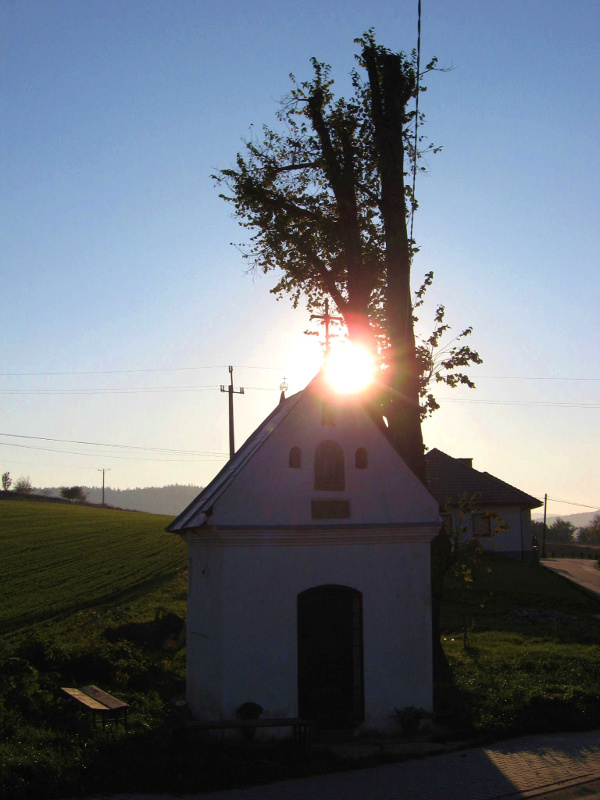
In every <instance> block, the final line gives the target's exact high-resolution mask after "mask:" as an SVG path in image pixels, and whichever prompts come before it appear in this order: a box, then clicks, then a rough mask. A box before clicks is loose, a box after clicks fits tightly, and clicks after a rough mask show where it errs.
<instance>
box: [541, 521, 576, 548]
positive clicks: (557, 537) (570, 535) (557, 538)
mask: <svg viewBox="0 0 600 800" xmlns="http://www.w3.org/2000/svg"><path fill="white" fill-rule="evenodd" d="M576 533H577V528H576V527H575V525H573V523H572V522H568V521H567V520H566V519H562V517H557V518H556V519H555V520H554V522H553V523H552V525H550V527H549V528H548V529H547V531H546V540H547V541H550V542H556V543H558V544H572V543H573V542H574V541H575V534H576Z"/></svg>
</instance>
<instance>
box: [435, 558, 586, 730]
mask: <svg viewBox="0 0 600 800" xmlns="http://www.w3.org/2000/svg"><path fill="white" fill-rule="evenodd" d="M489 567H491V571H488V568H489ZM473 577H474V580H473V585H472V589H471V591H470V592H468V593H466V594H465V592H464V591H463V588H462V586H461V585H460V583H459V581H458V580H457V579H456V577H455V576H453V575H452V574H448V576H447V580H446V589H445V595H444V604H443V610H442V630H443V634H442V645H443V647H444V651H445V654H446V658H447V660H448V664H449V674H448V675H447V676H446V677H445V680H444V682H443V684H442V685H440V686H438V687H437V695H438V705H439V710H440V711H441V713H442V715H443V716H444V715H446V717H448V715H449V717H448V718H446V719H445V721H446V722H450V721H453V722H454V724H457V723H458V724H462V725H463V726H464V727H465V728H469V729H471V730H475V731H476V732H478V733H481V734H484V735H487V736H489V735H510V734H519V733H527V732H544V731H550V730H571V729H572V730H581V729H585V728H589V727H594V726H595V725H596V724H597V718H598V713H599V712H600V623H599V622H598V621H597V620H596V619H595V617H594V615H597V614H599V613H600V602H599V601H598V600H596V599H595V598H593V597H592V596H590V595H588V594H586V593H584V592H583V591H581V590H579V589H578V587H576V586H574V585H573V584H570V583H569V582H568V581H565V580H562V579H561V578H560V576H558V575H555V574H554V573H552V572H551V571H550V570H548V569H545V568H544V567H541V566H532V565H528V564H521V563H519V562H517V561H513V560H511V559H503V558H501V557H500V556H489V555H486V556H484V557H483V559H482V561H481V563H480V564H479V565H478V566H477V567H476V568H475V570H474V574H473ZM515 608H519V609H542V610H545V611H547V612H555V618H553V617H552V614H551V613H548V615H547V621H546V622H545V623H544V622H540V621H539V620H537V621H530V620H528V619H527V618H526V617H525V618H523V617H522V616H520V615H515V614H514V610H515ZM565 615H568V617H569V619H568V618H567V617H565ZM465 616H467V617H468V618H469V619H470V620H471V628H470V631H469V646H468V647H467V648H465V647H464V645H463V631H462V626H463V622H464V618H465ZM533 616H534V620H535V615H533Z"/></svg>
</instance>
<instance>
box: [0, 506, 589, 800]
mask: <svg viewBox="0 0 600 800" xmlns="http://www.w3.org/2000/svg"><path fill="white" fill-rule="evenodd" d="M169 522H170V518H169V517H160V516H155V515H151V514H143V513H137V512H130V511H117V510H112V509H101V508H94V507H88V506H85V505H69V504H62V503H50V502H34V501H26V500H25V501H21V500H17V499H12V498H11V499H5V498H0V548H1V549H0V553H1V555H0V796H1V797H10V798H14V800H41V798H66V797H70V796H78V795H79V796H81V795H93V794H107V793H123V792H129V793H149V794H152V793H157V792H158V793H163V794H165V793H168V794H192V793H196V792H202V791H208V790H216V789H223V788H230V787H243V786H248V785H251V784H255V783H262V782H265V783H266V782H269V781H273V780H281V779H284V778H288V777H294V776H299V775H311V774H317V773H320V772H327V771H332V770H336V769H347V768H349V767H350V766H356V764H355V763H352V764H350V763H347V762H345V761H341V760H340V759H339V758H337V757H335V756H333V755H331V754H324V753H323V751H318V750H315V751H314V752H313V753H312V754H311V755H310V756H308V757H305V756H299V754H298V753H297V752H296V751H294V749H293V748H292V747H291V746H290V745H289V744H287V743H279V744H277V745H274V746H271V747H266V745H264V744H263V745H259V744H254V743H250V744H248V743H246V742H243V741H240V742H239V743H235V742H233V743H231V742H228V743H227V744H224V743H222V742H220V741H219V740H208V741H207V740H197V739H194V738H193V737H190V736H189V735H188V734H186V733H185V732H184V730H183V725H182V723H183V722H184V721H185V719H186V710H185V704H184V701H183V698H184V696H185V647H181V648H179V649H177V648H171V647H166V645H165V646H161V645H157V644H156V643H154V644H149V643H148V642H143V641H142V642H140V641H137V642H136V640H135V639H134V640H132V639H131V638H128V635H127V633H125V631H126V630H127V629H129V628H130V627H131V625H132V624H137V625H138V626H140V625H141V626H142V627H143V626H148V625H151V624H152V623H156V621H160V620H161V619H163V618H164V617H165V616H166V615H169V614H175V615H178V616H179V617H182V618H183V617H185V613H186V597H187V586H186V551H185V546H184V545H183V543H182V542H181V540H180V539H179V537H178V536H174V535H172V534H167V533H165V532H164V528H165V527H166V525H167V524H168V523H169ZM473 578H474V580H473V581H472V582H470V583H469V584H468V585H465V584H461V583H458V582H457V581H455V580H454V579H453V578H452V576H451V575H448V576H447V581H446V586H445V596H444V603H443V610H442V630H443V636H442V638H443V642H442V644H443V647H444V654H445V659H446V665H445V669H443V670H442V671H441V672H440V675H439V678H438V681H437V685H436V727H435V735H436V736H439V737H441V738H442V739H443V740H447V739H452V738H462V739H464V738H465V737H466V738H469V739H471V740H472V741H473V742H480V741H485V740H489V739H493V738H499V737H503V736H511V735H518V734H520V733H525V732H536V731H539V732H545V731H550V730H577V729H585V728H598V727H600V620H599V619H597V617H600V601H599V600H597V599H595V598H593V597H591V596H590V595H588V594H586V593H585V592H583V591H582V590H579V589H578V588H576V587H574V586H572V585H571V584H570V583H568V582H567V581H566V580H564V579H562V578H561V577H559V576H558V575H555V574H554V573H551V572H550V571H547V570H545V569H544V568H542V567H538V566H528V565H524V564H520V563H516V562H508V561H503V560H501V559H500V558H491V559H488V560H484V561H482V562H481V563H480V564H479V565H478V566H477V567H476V568H475V571H474V573H473ZM90 683H95V684H97V685H99V686H100V687H101V688H103V689H105V690H106V691H108V692H110V693H112V694H115V695H116V696H118V697H120V698H122V699H124V700H125V701H127V702H128V703H129V704H130V716H129V720H130V724H129V732H128V733H125V731H124V730H123V727H122V726H120V727H119V728H118V729H115V728H113V727H112V726H107V728H106V729H105V730H103V729H102V728H100V727H94V726H93V725H92V723H91V720H90V719H89V717H88V716H87V715H86V714H85V713H84V712H82V711H80V710H79V709H78V708H77V707H75V705H74V704H73V703H72V702H71V701H68V700H67V699H65V698H64V697H62V696H61V692H60V687H61V686H83V685H86V684H90ZM390 713H393V709H390ZM261 748H262V749H261ZM265 748H266V750H265ZM376 761H377V759H375V761H373V759H372V758H371V760H370V761H369V763H375V762H376Z"/></svg>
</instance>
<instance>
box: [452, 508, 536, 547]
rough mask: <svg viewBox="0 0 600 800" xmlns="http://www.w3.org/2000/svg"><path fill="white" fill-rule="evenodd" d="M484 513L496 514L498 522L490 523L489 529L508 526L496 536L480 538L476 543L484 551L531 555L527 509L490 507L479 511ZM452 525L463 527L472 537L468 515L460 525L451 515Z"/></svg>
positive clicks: (529, 516) (454, 515) (457, 518)
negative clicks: (478, 543) (502, 525)
mask: <svg viewBox="0 0 600 800" xmlns="http://www.w3.org/2000/svg"><path fill="white" fill-rule="evenodd" d="M481 511H482V512H484V511H491V512H492V513H494V514H497V515H498V517H499V518H500V519H499V520H492V521H491V528H492V531H494V530H495V529H496V528H497V526H498V525H500V524H505V525H507V526H508V528H507V530H501V531H499V532H498V533H497V534H496V535H494V536H491V537H490V538H488V537H480V538H479V539H478V541H479V542H480V544H481V546H482V547H483V549H484V550H487V551H489V552H495V553H510V554H511V555H513V556H514V555H518V554H520V553H521V552H523V554H524V555H525V557H527V556H528V554H529V556H530V555H531V553H532V544H531V512H530V511H529V509H524V510H521V509H520V508H517V507H516V506H490V507H487V506H486V507H485V508H483V507H482V509H481ZM452 519H453V524H454V525H460V524H462V525H464V526H465V527H466V528H467V535H468V536H472V535H473V519H472V517H471V516H470V515H469V516H468V518H466V519H464V520H463V521H462V523H461V522H460V520H459V516H458V515H457V514H456V513H453V514H452Z"/></svg>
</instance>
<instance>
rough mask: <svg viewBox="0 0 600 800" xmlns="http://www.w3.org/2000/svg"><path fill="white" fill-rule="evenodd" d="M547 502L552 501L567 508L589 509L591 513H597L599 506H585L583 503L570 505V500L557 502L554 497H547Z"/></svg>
mask: <svg viewBox="0 0 600 800" xmlns="http://www.w3.org/2000/svg"><path fill="white" fill-rule="evenodd" d="M548 500H552V502H553V503H565V504H566V505H568V506H581V508H591V509H592V510H593V511H597V510H598V508H599V506H586V505H585V504H584V503H572V502H571V501H570V500H557V499H556V497H549V498H548Z"/></svg>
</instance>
